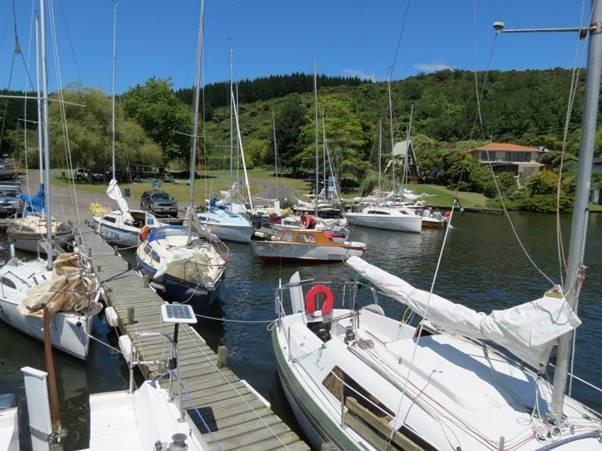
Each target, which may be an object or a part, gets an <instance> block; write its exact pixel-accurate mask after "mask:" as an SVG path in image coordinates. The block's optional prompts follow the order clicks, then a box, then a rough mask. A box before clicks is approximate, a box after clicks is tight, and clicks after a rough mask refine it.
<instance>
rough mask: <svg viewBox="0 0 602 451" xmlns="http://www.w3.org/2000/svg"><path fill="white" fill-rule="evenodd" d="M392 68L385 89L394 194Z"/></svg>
mask: <svg viewBox="0 0 602 451" xmlns="http://www.w3.org/2000/svg"><path fill="white" fill-rule="evenodd" d="M392 72H393V69H391V72H389V80H388V81H387V90H388V92H389V126H390V127H391V166H392V168H393V177H391V181H392V189H393V196H395V155H393V147H395V136H394V135H393V99H392V96H391V76H392Z"/></svg>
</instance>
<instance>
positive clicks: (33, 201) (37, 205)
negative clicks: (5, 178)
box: [21, 183, 46, 216]
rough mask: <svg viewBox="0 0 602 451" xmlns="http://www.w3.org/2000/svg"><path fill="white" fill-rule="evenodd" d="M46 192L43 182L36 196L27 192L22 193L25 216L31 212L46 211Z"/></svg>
mask: <svg viewBox="0 0 602 451" xmlns="http://www.w3.org/2000/svg"><path fill="white" fill-rule="evenodd" d="M44 192H45V191H44V184H43V183H41V184H40V187H39V188H38V192H37V194H36V195H35V196H32V195H30V194H27V193H21V200H22V201H23V202H24V203H25V209H24V210H23V216H27V215H28V214H29V213H40V212H42V211H44V208H45V207H44V204H45V202H46V196H45V194H44Z"/></svg>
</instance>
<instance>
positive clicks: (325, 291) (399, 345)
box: [272, 2, 602, 450]
mask: <svg viewBox="0 0 602 451" xmlns="http://www.w3.org/2000/svg"><path fill="white" fill-rule="evenodd" d="M593 5H594V6H593V11H592V15H591V23H592V24H598V23H599V22H600V21H602V4H599V3H596V2H594V4H593ZM500 28H501V29H503V24H500V23H497V24H496V29H500ZM585 30H588V35H589V57H588V69H587V75H586V91H585V107H584V115H583V127H582V136H581V146H580V153H579V169H578V173H577V186H576V189H575V203H574V211H573V218H572V227H571V236H570V246H569V254H568V263H567V269H566V276H567V277H566V280H565V283H564V286H562V287H561V286H558V285H556V286H553V287H551V288H550V289H549V290H548V291H546V292H545V293H543V295H542V296H541V297H540V298H538V299H536V300H534V301H530V302H526V303H522V304H518V305H516V306H515V307H512V308H508V309H505V310H494V311H493V312H491V313H490V314H485V313H481V312H476V311H474V310H472V309H470V308H468V307H465V306H463V305H461V304H456V303H454V302H452V301H449V300H447V299H445V298H443V297H441V296H438V295H436V294H434V293H433V292H432V288H431V291H423V290H420V289H418V288H416V287H413V286H411V285H410V284H409V283H407V282H405V281H403V280H402V279H400V278H398V277H396V276H394V275H391V274H389V273H387V272H386V271H384V270H382V269H379V268H377V267H376V266H373V265H371V264H369V263H367V262H365V261H364V260H362V259H360V258H355V257H352V258H350V259H349V260H347V264H348V265H349V266H350V267H351V268H352V269H353V270H354V271H355V272H356V273H357V274H358V276H359V277H360V278H361V280H367V281H368V282H370V283H371V284H372V285H373V286H374V288H373V289H372V294H373V299H374V300H378V296H377V294H376V293H377V291H376V290H378V292H379V293H380V294H381V295H384V296H386V297H388V298H390V299H392V300H394V301H396V302H399V303H400V304H402V305H404V306H406V307H407V308H408V309H409V310H410V311H411V312H413V313H415V314H417V315H419V316H421V317H422V320H421V321H420V323H419V324H418V326H416V327H414V326H412V325H410V324H408V323H406V322H404V321H398V320H396V319H392V318H387V317H386V316H385V315H384V312H383V310H382V308H381V307H380V306H379V305H375V304H371V305H367V306H365V307H363V308H360V305H359V300H358V299H357V297H356V294H357V290H356V289H354V287H353V286H352V287H349V286H348V284H346V285H345V286H344V289H343V295H342V297H339V299H338V300H339V302H344V303H345V304H344V305H346V306H347V307H346V308H335V306H334V303H335V296H334V294H333V291H332V289H331V288H330V287H328V286H326V285H325V284H319V285H317V286H314V287H312V288H311V289H310V290H309V291H308V292H307V293H306V294H304V292H303V285H304V284H303V283H302V282H301V280H300V276H299V274H298V273H297V274H295V275H293V277H292V278H291V280H290V281H289V283H288V284H287V286H285V287H282V288H280V289H279V290H278V292H277V296H276V301H277V313H278V315H279V318H278V322H277V324H276V327H274V328H273V329H272V338H273V345H274V351H275V354H276V359H277V364H278V371H279V374H280V378H281V380H282V383H283V387H284V390H285V394H286V396H287V398H288V399H289V402H290V403H291V405H292V407H293V412H294V413H295V416H296V417H297V418H298V420H299V423H300V425H301V426H302V428H303V429H304V430H305V431H306V434H307V435H308V437H309V438H310V440H311V441H312V444H313V445H314V446H316V447H319V446H320V444H321V443H322V442H324V441H330V442H332V443H334V444H335V445H336V446H338V447H339V448H340V449H346V450H360V449H362V450H365V449H461V450H480V449H491V450H517V449H520V450H552V449H558V450H586V449H587V450H593V449H602V416H601V415H600V414H599V413H597V412H595V411H593V410H592V409H590V408H589V407H587V406H586V405H584V404H582V403H580V402H578V401H577V400H575V399H573V398H571V397H569V396H567V395H566V394H565V391H566V387H567V382H568V379H569V375H570V373H569V367H570V362H571V356H572V350H571V346H572V340H573V338H574V333H575V329H576V328H577V327H578V326H579V325H580V324H581V320H580V319H579V317H578V316H577V313H576V309H577V306H578V301H579V292H580V289H581V284H582V283H583V281H584V271H585V269H586V268H585V267H584V265H583V258H584V253H585V241H586V231H587V227H586V226H587V220H588V214H587V213H588V208H589V207H588V205H589V187H590V178H591V171H592V160H593V153H594V144H595V132H596V130H595V124H596V119H597V114H598V100H599V94H600V76H601V72H602V67H601V66H600V64H599V55H600V53H601V50H602V35H601V34H600V33H599V30H598V29H597V27H596V26H595V25H593V26H591V27H588V28H586V29H585ZM307 283H308V282H307V281H306V282H305V284H307ZM352 284H353V285H354V286H355V287H358V284H359V282H357V281H356V282H353V283H352ZM432 287H434V284H433V285H432ZM287 291H288V293H289V296H290V301H291V305H292V313H290V314H288V315H287V314H285V313H284V309H285V306H284V296H286V294H287ZM345 293H352V294H351V296H352V298H351V299H346V298H345ZM318 295H323V296H325V300H324V302H323V303H322V304H321V305H319V306H318V305H317V296H318ZM349 306H351V307H349ZM556 346H557V352H556V366H555V369H554V379H553V382H552V381H550V380H548V378H547V377H546V376H547V370H548V364H549V360H550V356H551V352H552V350H553V349H554V348H555V347H556ZM571 376H572V375H571Z"/></svg>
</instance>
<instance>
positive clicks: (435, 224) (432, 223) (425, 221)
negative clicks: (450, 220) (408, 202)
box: [422, 218, 447, 230]
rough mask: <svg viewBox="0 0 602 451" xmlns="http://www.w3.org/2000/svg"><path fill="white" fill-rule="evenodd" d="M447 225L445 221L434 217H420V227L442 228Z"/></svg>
mask: <svg viewBox="0 0 602 451" xmlns="http://www.w3.org/2000/svg"><path fill="white" fill-rule="evenodd" d="M446 225H447V221H444V220H440V219H434V218H422V229H423V230H424V229H444V228H445V226H446Z"/></svg>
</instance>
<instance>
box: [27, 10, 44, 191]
mask: <svg viewBox="0 0 602 451" xmlns="http://www.w3.org/2000/svg"><path fill="white" fill-rule="evenodd" d="M35 35H36V97H37V104H38V105H37V106H38V157H39V166H38V167H39V172H40V185H42V184H43V183H44V150H43V149H44V144H43V143H42V140H43V138H42V94H41V92H40V89H41V88H40V18H39V17H38V16H36V20H35ZM25 151H27V149H25Z"/></svg>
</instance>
